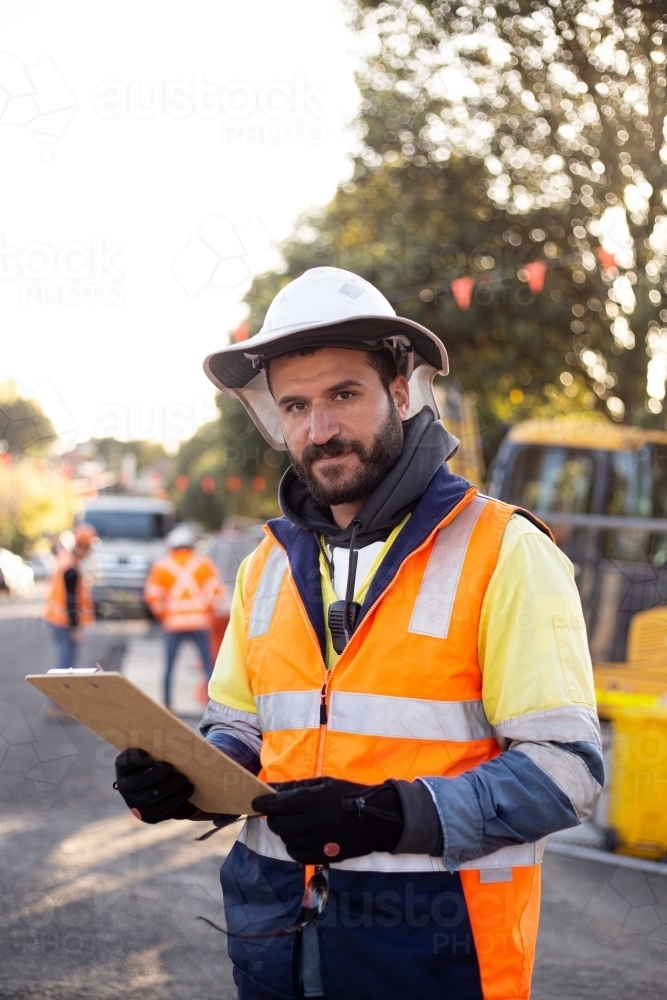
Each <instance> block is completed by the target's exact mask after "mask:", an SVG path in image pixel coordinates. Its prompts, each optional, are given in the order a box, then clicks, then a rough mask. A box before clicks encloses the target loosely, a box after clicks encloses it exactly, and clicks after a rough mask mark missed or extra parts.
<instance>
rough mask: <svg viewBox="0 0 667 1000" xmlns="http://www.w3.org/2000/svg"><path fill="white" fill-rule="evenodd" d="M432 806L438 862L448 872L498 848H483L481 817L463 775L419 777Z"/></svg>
mask: <svg viewBox="0 0 667 1000" xmlns="http://www.w3.org/2000/svg"><path fill="white" fill-rule="evenodd" d="M415 783H416V784H420V785H423V787H424V789H425V790H426V791H428V793H429V796H430V798H431V802H432V803H433V804H434V805H435V807H436V809H437V811H438V816H439V819H440V826H441V829H442V836H443V841H442V844H443V850H442V860H443V864H444V866H445V868H446V869H447V871H449V872H453V871H456V869H457V868H458V867H459V866H460V865H462V864H463V862H464V861H472V860H474V859H475V858H479V857H481V856H482V855H483V854H488V853H490V850H491V851H493V850H496V847H500V846H501V845H500V844H498V845H496V847H492V848H491V849H490V850H489V849H488V848H487V850H485V849H484V846H483V835H484V816H483V814H482V810H481V808H480V804H479V799H478V798H477V796H476V794H475V790H474V788H473V786H472V785H471V784H470V782H469V781H468V778H467V776H466V775H465V774H463V775H459V776H458V777H457V778H419V779H418V780H417V782H415Z"/></svg>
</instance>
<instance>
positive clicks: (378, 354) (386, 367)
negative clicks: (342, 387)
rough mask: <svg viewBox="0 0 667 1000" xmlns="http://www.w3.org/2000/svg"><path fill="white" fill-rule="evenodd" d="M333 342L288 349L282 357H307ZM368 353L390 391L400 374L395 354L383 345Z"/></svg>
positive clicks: (267, 375) (330, 345)
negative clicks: (379, 348) (296, 349)
mask: <svg viewBox="0 0 667 1000" xmlns="http://www.w3.org/2000/svg"><path fill="white" fill-rule="evenodd" d="M333 346H334V345H333V344H322V345H321V346H319V345H318V346H317V347H301V348H300V349H299V350H298V351H286V352H285V354H280V355H279V357H281V358H307V357H309V356H310V355H311V354H316V353H317V352H318V351H321V350H323V349H324V348H325V347H333ZM363 353H364V354H365V355H366V360H367V361H368V364H369V365H370V366H371V368H372V369H373V371H376V372H377V373H378V376H379V378H380V382H381V383H382V388H383V389H384V391H385V392H387V393H388V392H389V386H390V385H391V383H392V382H393V381H394V379H395V378H396V376H397V375H398V369H397V368H396V362H395V361H394V356H393V354H392V353H391V351H390V350H388V349H387V348H386V347H383V348H382V349H381V350H379V351H364V352H363ZM272 360H274V359H273V358H271V359H270V361H269V362H267V364H266V368H265V370H266V381H267V382H268V384H269V389H271V381H270V378H269V366H270V364H271V361H272Z"/></svg>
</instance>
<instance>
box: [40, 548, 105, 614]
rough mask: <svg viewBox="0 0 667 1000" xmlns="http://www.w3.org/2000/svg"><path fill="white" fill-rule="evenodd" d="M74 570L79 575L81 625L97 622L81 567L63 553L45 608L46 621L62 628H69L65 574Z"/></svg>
mask: <svg viewBox="0 0 667 1000" xmlns="http://www.w3.org/2000/svg"><path fill="white" fill-rule="evenodd" d="M72 568H75V569H76V570H77V572H78V574H79V580H78V583H77V588H76V610H77V612H78V615H79V625H91V624H92V623H93V622H94V620H95V611H94V608H93V599H92V597H91V594H90V590H89V589H88V585H87V584H86V582H85V580H84V578H83V572H82V570H81V566H80V565H78V564H77V563H76V561H75V559H74V556H72V555H70V554H69V553H67V552H61V553H60V554H59V556H58V562H57V565H56V568H55V571H54V574H53V576H52V577H51V582H50V584H49V589H48V591H47V594H46V604H45V607H44V618H45V620H46V621H47V622H51V623H52V624H53V625H58V626H59V627H60V628H69V612H68V610H67V590H66V589H65V573H66V572H67V570H68V569H72Z"/></svg>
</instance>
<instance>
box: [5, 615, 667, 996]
mask: <svg viewBox="0 0 667 1000" xmlns="http://www.w3.org/2000/svg"><path fill="white" fill-rule="evenodd" d="M26 612H27V615H26ZM35 613H36V608H34V607H32V608H31V607H26V606H25V605H24V606H18V605H16V606H10V605H8V604H7V603H6V602H4V603H3V602H1V601H0V893H1V897H0V898H1V906H0V998H3V1000H9V998H12V1000H19V998H20V1000H116V998H124V997H131V998H133V1000H181V998H182V1000H186V998H187V1000H191V998H195V997H197V998H206V1000H232V998H233V997H235V990H234V988H233V986H232V983H231V968H230V962H229V959H228V958H227V955H226V948H225V944H224V938H223V937H222V936H221V935H219V934H218V933H217V932H216V931H214V930H211V929H209V928H208V927H207V926H206V925H205V924H203V923H202V922H201V921H197V920H196V919H195V918H196V917H197V915H199V914H201V915H205V916H208V917H209V918H211V919H217V920H218V922H219V921H220V920H221V918H222V912H221V895H220V886H219V882H218V868H219V865H220V861H221V859H222V858H223V857H224V855H225V853H226V851H227V850H228V849H229V846H230V844H231V842H232V840H233V837H234V835H235V830H231V831H223V832H220V833H218V834H216V835H215V836H214V837H212V838H211V839H210V840H207V841H204V842H203V843H196V842H195V841H194V836H195V834H196V833H197V832H199V831H198V830H197V829H195V828H194V826H193V825H192V824H188V823H177V822H171V823H164V824H160V825H158V826H156V827H146V826H143V825H141V824H139V823H137V822H136V821H135V820H134V819H133V817H132V816H131V815H130V814H129V813H128V812H127V810H126V809H125V808H124V807H123V806H122V804H121V802H120V800H119V797H118V795H117V793H116V792H114V791H113V789H112V787H111V786H112V781H113V757H114V751H112V750H111V748H109V747H108V746H107V745H106V744H104V743H103V742H101V741H100V740H98V739H97V738H96V737H94V736H92V735H91V734H90V733H88V732H87V731H86V730H84V729H83V728H82V727H81V726H79V725H78V724H77V723H74V722H62V721H60V722H59V721H57V720H54V719H50V718H49V717H48V715H47V713H46V706H45V702H44V699H43V697H42V696H41V695H40V694H39V693H38V692H37V691H35V690H34V689H33V688H31V687H30V686H29V685H27V684H26V683H25V682H24V680H23V677H24V675H25V674H26V673H30V672H39V671H42V670H45V669H47V668H48V667H49V666H51V659H52V651H51V646H50V641H49V636H48V633H47V631H46V630H45V628H44V627H43V625H42V623H41V622H40V621H39V619H37V618H35V617H30V616H31V615H32V616H34V614H35ZM126 638H127V636H126V634H125V633H124V632H123V630H122V629H114V630H111V631H109V630H108V629H107V630H104V629H102V628H96V629H95V630H94V632H93V633H91V634H89V635H88V637H87V638H86V642H85V645H84V648H83V650H82V661H81V665H88V664H93V663H94V662H95V661H98V660H99V661H101V662H102V663H103V665H105V666H107V667H108V668H109V667H113V666H117V665H118V663H119V662H120V661H121V660H122V655H123V652H124V644H125V641H126ZM666 981H667V875H665V876H663V875H660V876H654V875H647V874H645V873H643V872H635V871H628V870H625V869H622V868H616V867H614V866H611V867H610V866H606V865H601V864H598V863H596V862H591V861H582V860H577V859H573V858H567V857H563V856H561V855H554V854H552V855H549V854H547V856H546V860H545V864H544V889H543V909H542V923H541V930H540V939H539V946H538V956H537V965H536V970H535V976H534V988H533V998H534V1000H589V998H590V1000H594V998H595V1000H598V998H602V1000H628V998H629V997H632V998H634V997H642V1000H653V998H655V1000H658V998H661V997H663V996H664V995H665V982H666ZM352 1000H353V998H352Z"/></svg>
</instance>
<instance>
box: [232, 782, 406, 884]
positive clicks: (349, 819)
mask: <svg viewBox="0 0 667 1000" xmlns="http://www.w3.org/2000/svg"><path fill="white" fill-rule="evenodd" d="M273 787H274V788H275V789H276V790H277V793H278V794H277V795H259V796H257V798H255V799H253V802H252V807H253V809H254V810H255V811H256V812H258V813H263V814H264V815H265V816H267V817H268V823H269V829H270V830H272V831H273V833H276V834H278V836H279V837H280V838H281V840H282V841H283V842H284V844H285V847H286V848H287V852H288V854H289V855H290V857H292V858H294V860H295V861H299V862H300V863H301V864H302V865H324V864H328V863H329V862H330V861H345V860H346V859H347V858H359V857H362V855H364V854H372V852H373V851H393V849H394V848H395V847H396V845H397V844H398V841H399V840H400V837H401V834H402V832H403V810H402V808H401V802H400V799H399V796H398V792H397V790H396V787H395V785H394V784H393V783H392V782H391V781H385V783H384V784H383V785H357V784H355V783H354V782H352V781H341V780H340V779H338V778H308V779H306V780H305V781H286V782H283V783H281V784H276V785H274V786H273Z"/></svg>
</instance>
